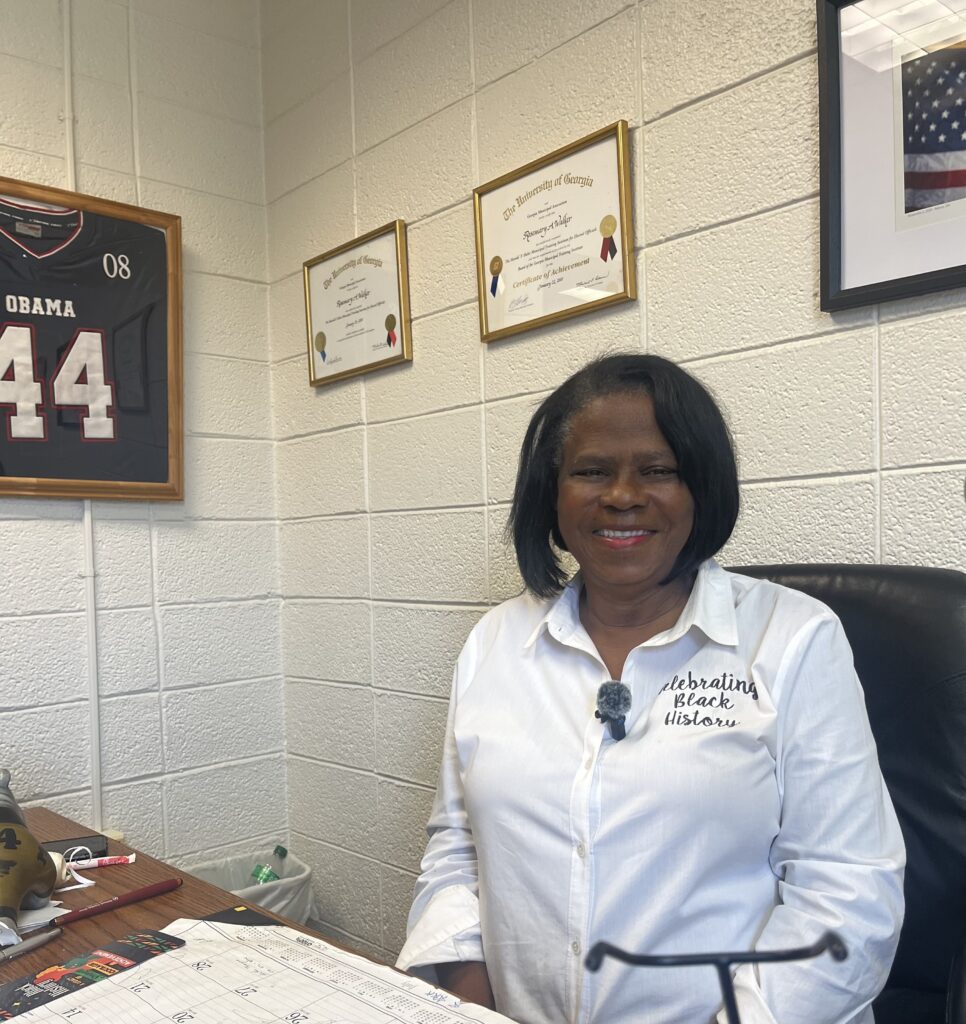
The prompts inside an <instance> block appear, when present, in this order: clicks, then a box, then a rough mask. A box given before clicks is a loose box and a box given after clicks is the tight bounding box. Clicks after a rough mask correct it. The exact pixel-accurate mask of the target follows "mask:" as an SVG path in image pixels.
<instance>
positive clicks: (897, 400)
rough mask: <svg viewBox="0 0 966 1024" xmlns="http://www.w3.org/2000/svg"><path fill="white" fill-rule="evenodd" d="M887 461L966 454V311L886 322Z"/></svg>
mask: <svg viewBox="0 0 966 1024" xmlns="http://www.w3.org/2000/svg"><path fill="white" fill-rule="evenodd" d="M879 359H880V365H881V374H882V464H883V465H884V466H911V465H916V464H917V463H923V462H945V461H948V460H950V459H962V458H963V457H964V455H966V311H959V312H957V313H953V314H950V315H948V316H940V317H934V318H930V319H928V320H904V321H901V322H899V323H894V324H889V325H884V326H882V327H881V328H880V340H879Z"/></svg>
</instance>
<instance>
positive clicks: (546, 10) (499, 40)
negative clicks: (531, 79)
mask: <svg viewBox="0 0 966 1024" xmlns="http://www.w3.org/2000/svg"><path fill="white" fill-rule="evenodd" d="M631 6H633V4H632V3H631V2H629V0H576V2H574V3H569V4H559V5H558V4H551V3H546V2H537V3H529V4H519V3H514V2H513V0H495V2H493V3H489V4H483V5H480V4H474V5H473V51H474V55H475V58H476V83H477V87H479V86H482V85H485V84H486V83H487V82H491V81H493V80H494V79H496V78H501V77H502V76H503V75H508V74H510V73H511V72H513V71H516V70H517V68H521V67H523V66H524V65H526V64H529V63H530V62H531V61H533V60H535V59H537V58H538V57H542V56H543V55H544V54H545V53H546V52H547V51H548V50H553V49H555V48H556V47H558V46H560V45H561V44H562V43H566V42H568V41H569V40H572V39H574V38H575V37H577V36H580V35H582V34H583V33H585V32H587V31H588V30H590V29H592V28H594V27H595V26H597V25H599V24H600V23H601V22H604V21H607V20H608V19H609V18H612V17H613V16H614V15H615V14H617V13H619V12H620V11H622V10H624V9H625V8H627V7H631ZM608 73H609V72H608Z"/></svg>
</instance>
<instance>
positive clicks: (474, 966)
mask: <svg viewBox="0 0 966 1024" xmlns="http://www.w3.org/2000/svg"><path fill="white" fill-rule="evenodd" d="M436 976H437V977H438V978H439V983H440V985H442V986H443V988H445V989H447V990H448V991H450V992H452V993H453V994H454V995H457V996H459V997H460V999H465V1000H466V1001H467V1002H470V1003H479V1005H480V1006H486V1007H487V1008H489V1009H490V1010H495V1009H496V1005H495V1003H494V1002H493V989H492V988H490V976H489V974H487V971H486V964H484V963H481V962H480V961H479V960H467V961H465V962H463V961H457V962H456V963H450V964H437V965H436Z"/></svg>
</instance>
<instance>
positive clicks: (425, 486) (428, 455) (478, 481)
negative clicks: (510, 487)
mask: <svg viewBox="0 0 966 1024" xmlns="http://www.w3.org/2000/svg"><path fill="white" fill-rule="evenodd" d="M482 432H483V424H482V416H481V411H480V409H479V408H478V407H475V408H469V409H459V410H457V411H456V412H445V413H440V414H439V415H436V416H425V417H419V418H417V419H412V420H399V421H397V422H395V423H385V424H380V425H378V426H371V427H370V428H369V431H368V437H369V463H368V471H369V472H368V476H369V502H370V506H371V507H372V508H373V509H398V508H420V507H423V508H425V507H427V506H431V507H433V508H439V507H441V506H446V505H479V504H480V503H481V502H482V501H483V480H482V473H481V471H480V461H479V460H480V452H481V451H482Z"/></svg>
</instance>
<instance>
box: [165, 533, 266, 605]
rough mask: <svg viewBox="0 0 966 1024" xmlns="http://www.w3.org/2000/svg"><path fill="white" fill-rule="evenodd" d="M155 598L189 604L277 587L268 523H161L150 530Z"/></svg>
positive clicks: (250, 595) (263, 592)
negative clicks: (155, 529) (154, 568)
mask: <svg viewBox="0 0 966 1024" xmlns="http://www.w3.org/2000/svg"><path fill="white" fill-rule="evenodd" d="M155 549H156V558H157V600H158V601H159V602H160V603H164V604H190V603H192V602H194V601H218V600H227V599H232V598H256V597H265V596H270V595H272V594H274V593H276V592H277V589H278V568H277V562H276V557H277V552H276V526H275V524H274V523H217V522H189V523H167V524H165V525H164V526H163V527H159V528H158V530H157V532H156V535H155Z"/></svg>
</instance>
